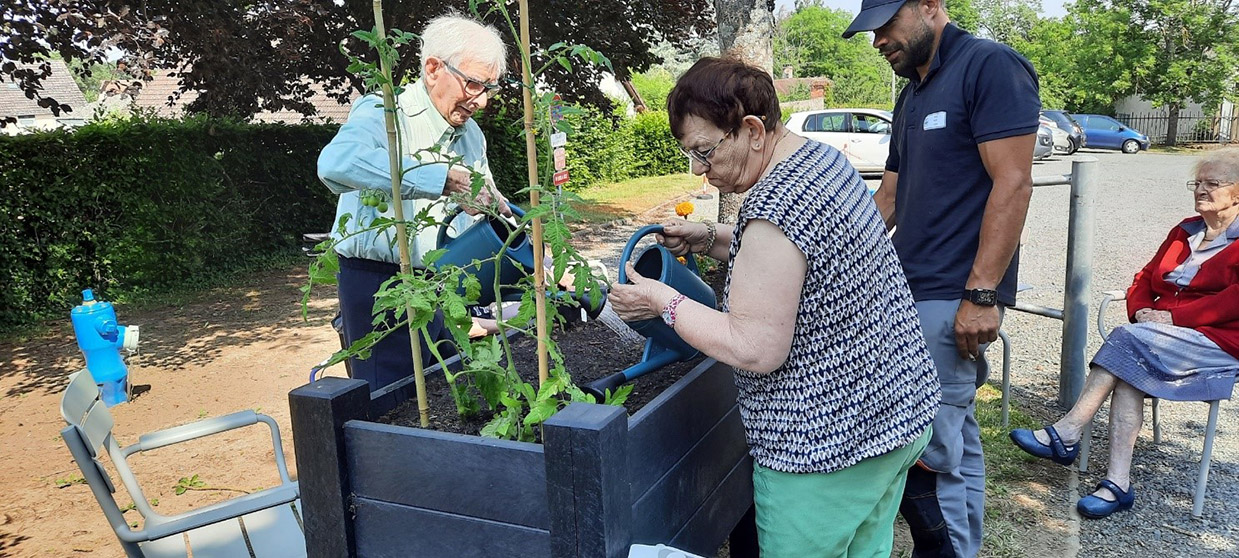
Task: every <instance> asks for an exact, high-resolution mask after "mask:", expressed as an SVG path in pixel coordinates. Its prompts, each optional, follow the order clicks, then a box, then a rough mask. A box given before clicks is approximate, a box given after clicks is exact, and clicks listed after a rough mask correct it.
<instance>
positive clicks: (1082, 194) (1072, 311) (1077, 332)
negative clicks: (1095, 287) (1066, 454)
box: [1058, 157, 1097, 409]
mask: <svg viewBox="0 0 1239 558" xmlns="http://www.w3.org/2000/svg"><path fill="white" fill-rule="evenodd" d="M1096 185H1097V159H1095V158H1093V157H1087V158H1081V159H1080V160H1077V161H1074V162H1072V163H1071V213H1070V217H1069V218H1068V224H1067V277H1066V281H1065V289H1064V293H1063V353H1062V364H1061V368H1060V369H1059V374H1058V404H1059V405H1060V406H1061V407H1062V408H1064V409H1068V408H1070V407H1071V406H1072V405H1074V404H1075V402H1076V399H1078V398H1079V397H1080V391H1081V390H1082V389H1083V388H1084V376H1085V374H1086V373H1087V368H1088V360H1086V358H1085V354H1084V351H1085V350H1086V349H1087V347H1088V324H1089V319H1088V317H1089V316H1088V300H1089V296H1090V293H1091V292H1092V282H1093V228H1094V227H1093V190H1094V189H1095V186H1096Z"/></svg>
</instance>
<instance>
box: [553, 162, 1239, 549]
mask: <svg viewBox="0 0 1239 558" xmlns="http://www.w3.org/2000/svg"><path fill="white" fill-rule="evenodd" d="M1088 157H1094V158H1096V159H1097V160H1098V161H1099V165H1100V168H1099V171H1100V183H1099V185H1098V191H1097V192H1096V195H1095V198H1094V199H1095V209H1094V217H1095V219H1096V229H1095V235H1094V239H1095V246H1094V251H1093V256H1094V257H1093V277H1092V291H1093V297H1092V299H1091V300H1092V305H1091V308H1090V320H1092V319H1094V318H1095V316H1096V311H1097V306H1098V304H1099V302H1100V300H1101V296H1102V295H1101V293H1102V292H1103V291H1107V290H1123V289H1126V288H1127V286H1128V285H1129V284H1130V282H1131V278H1132V275H1133V274H1134V273H1135V272H1136V271H1137V270H1138V269H1139V268H1140V267H1142V266H1143V265H1144V264H1145V263H1146V262H1147V261H1148V260H1149V259H1150V258H1151V257H1152V256H1153V254H1154V252H1156V250H1157V247H1158V246H1159V245H1160V244H1161V242H1162V240H1164V239H1165V237H1166V234H1167V233H1168V232H1169V230H1170V228H1171V227H1173V226H1174V225H1175V224H1177V223H1178V222H1179V221H1180V220H1182V219H1183V218H1184V217H1187V216H1190V215H1194V212H1193V210H1192V202H1191V196H1190V194H1189V193H1188V192H1187V191H1186V188H1185V187H1184V186H1182V184H1183V182H1184V181H1186V180H1188V179H1189V178H1191V176H1190V173H1191V169H1192V164H1193V163H1194V161H1195V158H1194V157H1192V156H1189V155H1166V154H1156V153H1140V154H1137V155H1123V154H1120V153H1117V152H1106V151H1081V152H1079V153H1077V154H1076V155H1075V156H1072V157H1055V158H1054V159H1053V160H1050V161H1047V162H1038V163H1036V164H1035V166H1034V167H1033V175H1034V176H1046V175H1061V174H1066V173H1070V172H1071V161H1072V160H1078V159H1083V158H1088ZM870 182H871V183H874V184H876V181H870ZM669 194H670V192H669ZM1069 194H1070V187H1069V186H1045V187H1038V188H1036V189H1035V190H1034V193H1033V199H1032V205H1031V208H1030V210H1029V214H1028V220H1027V223H1026V225H1025V229H1024V240H1023V248H1022V252H1021V265H1020V282H1021V283H1024V284H1029V285H1032V286H1033V288H1032V289H1031V290H1028V291H1024V292H1022V293H1021V294H1020V300H1021V301H1026V302H1030V303H1034V304H1041V305H1044V306H1051V307H1056V308H1058V307H1062V302H1063V300H1062V297H1063V283H1064V276H1065V272H1064V269H1065V264H1066V253H1067V218H1068V203H1069V197H1070V195H1069ZM671 207H672V206H671V205H664V206H662V207H660V208H656V209H654V210H651V211H649V212H646V213H645V214H643V215H640V216H637V217H634V218H633V219H630V220H627V222H625V223H619V224H615V225H610V226H602V227H597V228H595V229H592V230H588V231H581V232H578V233H577V238H578V241H579V245H580V246H582V247H583V248H584V251H585V253H586V254H587V255H588V257H590V258H595V259H600V260H602V261H603V262H604V263H606V265H607V268H608V270H609V273H610V275H611V278H612V279H613V280H614V278H615V273H616V268H615V262H616V260H617V259H618V255H619V252H620V250H621V249H622V248H623V244H624V242H626V241H627V240H628V237H629V236H630V235H631V234H632V232H633V231H634V230H635V229H636V228H637V227H638V226H640V225H643V224H647V223H652V222H660V221H661V220H663V219H666V218H671V217H674V212H673V211H672V209H671ZM1108 316H1109V318H1108V319H1109V323H1110V324H1118V323H1122V321H1123V320H1124V313H1123V309H1122V304H1121V303H1119V304H1115V305H1112V307H1111V309H1110V311H1109V312H1108ZM1004 329H1005V330H1006V331H1007V333H1008V334H1009V335H1010V336H1011V338H1012V347H1013V350H1012V384H1013V388H1012V391H1013V393H1014V398H1015V404H1016V405H1018V406H1020V408H1022V409H1024V410H1025V411H1026V412H1028V413H1030V414H1032V415H1034V416H1037V417H1039V418H1042V419H1044V420H1046V421H1047V422H1052V421H1053V420H1054V419H1056V418H1057V417H1058V416H1059V414H1061V411H1060V410H1059V409H1058V408H1057V404H1056V399H1057V396H1058V370H1059V361H1060V351H1061V340H1062V324H1061V322H1059V321H1057V320H1051V319H1048V318H1043V317H1040V316H1033V315H1028V314H1023V313H1020V312H1009V313H1008V314H1007V318H1006V321H1005V323H1004ZM1100 344H1101V339H1100V338H1099V337H1098V336H1097V335H1096V333H1095V327H1090V342H1089V348H1088V353H1087V354H1088V356H1090V357H1091V356H1092V354H1093V353H1094V352H1095V351H1096V350H1097V347H1098V346H1100ZM990 358H991V359H993V360H992V363H993V364H994V365H995V367H998V366H1000V361H1001V356H1000V354H999V353H997V349H995V351H992V352H991V353H990ZM997 370H998V369H996V372H997ZM1097 416H1098V419H1097V420H1096V421H1095V423H1094V428H1093V432H1094V436H1093V453H1092V458H1091V459H1090V464H1089V471H1088V472H1087V473H1082V474H1081V475H1080V481H1079V484H1080V489H1079V490H1080V492H1079V494H1068V495H1055V496H1054V497H1048V498H1047V501H1046V502H1045V504H1046V505H1060V506H1061V505H1064V501H1063V499H1062V497H1061V496H1066V497H1067V500H1066V504H1065V505H1067V506H1069V507H1070V508H1071V509H1072V510H1074V502H1075V500H1076V499H1077V498H1078V497H1079V496H1083V495H1086V494H1088V493H1090V492H1092V487H1094V486H1095V485H1096V483H1097V481H1099V480H1100V479H1101V478H1103V477H1104V475H1105V465H1106V462H1107V460H1108V459H1107V444H1106V436H1105V434H1106V425H1107V419H1106V417H1107V416H1108V408H1107V407H1103V408H1102V410H1101V411H1100V412H1099V413H1098V415H1097ZM1146 417H1148V418H1146V421H1145V429H1144V432H1143V433H1142V434H1141V436H1140V439H1139V440H1138V441H1137V443H1136V455H1135V458H1134V463H1133V467H1132V478H1133V482H1134V485H1135V486H1136V506H1135V508H1133V510H1132V511H1128V512H1121V513H1118V514H1115V515H1113V516H1111V517H1110V518H1107V519H1105V520H1100V521H1092V520H1087V519H1083V520H1080V546H1081V548H1080V552H1079V556H1081V557H1089V558H1091V557H1103V556H1104V557H1109V556H1124V557H1125V556H1132V557H1135V556H1142V557H1143V556H1175V557H1179V556H1183V557H1196V556H1236V555H1239V439H1236V438H1235V436H1234V432H1235V431H1236V430H1237V429H1239V405H1235V404H1231V403H1229V402H1223V404H1222V407H1221V413H1220V415H1219V423H1218V435H1217V438H1216V441H1215V444H1214V448H1213V466H1212V469H1211V471H1210V474H1209V484H1208V490H1207V496H1206V499H1205V509H1204V517H1203V519H1202V520H1194V519H1192V517H1191V506H1192V491H1193V488H1194V486H1195V481H1196V471H1197V467H1198V464H1199V462H1200V453H1201V449H1202V446H1203V442H1204V428H1205V422H1206V420H1207V418H1208V407H1207V405H1205V404H1203V403H1187V402H1174V401H1170V402H1163V403H1162V405H1161V424H1162V443H1161V444H1160V445H1157V446H1155V445H1153V440H1152V425H1151V420H1152V419H1151V412H1146ZM1061 470H1062V474H1063V475H1069V474H1070V472H1069V470H1068V469H1065V468H1064V469H1061Z"/></svg>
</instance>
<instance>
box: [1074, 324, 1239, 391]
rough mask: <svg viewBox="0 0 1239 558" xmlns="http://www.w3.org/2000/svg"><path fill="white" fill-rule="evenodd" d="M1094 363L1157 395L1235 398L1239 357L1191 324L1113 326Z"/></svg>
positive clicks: (1142, 389) (1141, 389)
mask: <svg viewBox="0 0 1239 558" xmlns="http://www.w3.org/2000/svg"><path fill="white" fill-rule="evenodd" d="M1093 364H1095V365H1097V366H1100V367H1102V368H1105V369H1106V370H1107V371H1109V372H1110V373H1111V374H1114V375H1115V376H1117V377H1118V378H1119V379H1121V380H1123V381H1124V382H1127V383H1129V384H1131V385H1132V387H1134V388H1136V389H1138V390H1140V391H1143V392H1145V393H1147V394H1149V395H1151V396H1153V397H1158V398H1161V399H1170V400H1174V401H1212V400H1214V399H1230V394H1231V391H1232V390H1233V389H1234V387H1235V376H1236V375H1239V360H1236V359H1235V357H1233V356H1231V355H1230V354H1229V353H1227V352H1226V351H1223V350H1222V349H1221V348H1220V347H1218V346H1217V344H1215V343H1214V342H1213V341H1210V340H1209V338H1208V337H1205V336H1204V334H1202V333H1200V332H1199V331H1196V330H1194V329H1191V328H1187V327H1179V326H1173V325H1166V324H1155V323H1147V322H1146V323H1137V324H1126V325H1122V326H1119V327H1116V328H1114V331H1112V332H1110V337H1109V338H1108V339H1106V342H1105V343H1104V344H1102V346H1101V349H1100V350H1098V351H1097V355H1096V356H1094V357H1093Z"/></svg>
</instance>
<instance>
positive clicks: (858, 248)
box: [723, 140, 940, 473]
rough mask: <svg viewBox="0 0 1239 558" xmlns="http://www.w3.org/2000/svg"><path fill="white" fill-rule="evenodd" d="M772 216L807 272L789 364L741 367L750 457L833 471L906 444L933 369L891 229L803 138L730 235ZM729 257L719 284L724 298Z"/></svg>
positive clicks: (836, 160) (738, 240)
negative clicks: (759, 370)
mask: <svg viewBox="0 0 1239 558" xmlns="http://www.w3.org/2000/svg"><path fill="white" fill-rule="evenodd" d="M754 219H764V220H766V221H769V222H771V223H773V224H774V225H775V226H777V227H778V228H779V229H780V230H782V231H783V234H784V235H786V236H787V238H788V239H790V240H791V241H792V243H793V244H795V245H796V247H798V248H800V250H801V251H802V252H804V254H805V259H806V260H807V262H808V270H807V273H806V276H805V282H804V289H803V291H802V292H801V295H800V307H799V310H798V312H797V316H796V329H795V333H794V336H793V339H792V348H791V353H790V354H789V355H788V358H787V362H785V363H784V364H783V366H782V367H780V368H779V369H778V370H775V371H774V372H772V373H770V374H764V375H763V374H756V373H752V372H748V371H745V370H740V369H736V371H735V376H736V386H737V387H738V388H739V402H740V411H741V417H742V418H743V422H744V428H745V431H746V434H747V436H748V442H749V448H750V450H749V451H750V452H751V453H752V455H753V459H755V460H756V461H757V463H759V464H761V465H762V466H763V467H767V468H769V469H774V470H776V471H784V472H788V473H828V472H831V471H837V470H840V469H843V468H845V467H849V466H851V465H854V464H856V463H857V462H859V461H860V460H862V459H866V458H870V457H876V456H879V455H883V454H885V453H887V452H890V451H892V450H894V449H896V448H899V447H902V446H905V445H907V444H909V443H911V442H913V441H914V440H916V438H917V437H918V436H920V435H921V434H922V433H923V432H924V431H925V428H926V427H927V426H928V425H929V424H930V422H932V421H933V418H934V414H935V413H936V412H937V410H938V403H939V399H940V391H939V385H938V375H937V373H936V372H935V370H934V364H933V361H932V360H931V359H930V356H929V350H928V349H927V348H926V346H925V338H924V335H923V334H922V333H921V325H920V321H919V320H918V319H917V315H916V309H915V307H914V306H913V302H912V294H911V292H910V291H909V290H908V283H907V280H906V279H905V278H904V274H903V270H902V268H901V267H900V265H899V259H898V257H897V256H896V254H895V248H894V246H892V245H891V242H890V240H888V239H887V236H886V226H885V225H884V224H883V222H882V219H881V217H880V215H879V214H878V210H877V206H875V205H874V203H873V200H872V199H871V197H870V196H869V191H868V189H867V188H866V186H865V183H864V181H863V180H861V178H860V175H859V174H857V172H856V170H855V169H854V168H852V166H851V165H850V164H848V162H847V159H846V158H845V157H844V156H843V154H841V153H840V152H839V151H837V150H835V149H834V148H832V147H830V146H828V145H825V144H821V143H818V142H815V141H812V140H810V141H808V142H807V143H806V144H805V145H804V146H802V147H801V148H800V149H798V150H797V151H796V152H795V153H794V154H792V155H791V156H790V157H788V158H787V159H784V160H783V161H780V162H779V163H778V164H776V165H775V168H774V169H773V170H771V172H770V174H768V175H767V176H766V177H764V178H762V179H761V180H760V181H758V182H757V184H755V185H754V186H753V187H752V188H750V189H749V191H748V193H747V196H746V197H745V200H744V204H743V206H742V207H741V209H740V219H739V223H737V225H736V228H735V235H734V239H733V240H732V243H731V250H730V255H731V258H730V261H731V262H733V263H734V262H735V258H736V254H737V253H738V252H739V251H740V250H741V249H742V248H743V241H744V228H745V226H746V225H747V224H748V223H749V222H750V221H752V220H754ZM730 291H731V264H729V265H728V273H727V285H726V287H725V289H724V293H723V311H724V312H726V311H727V308H728V306H729V298H730Z"/></svg>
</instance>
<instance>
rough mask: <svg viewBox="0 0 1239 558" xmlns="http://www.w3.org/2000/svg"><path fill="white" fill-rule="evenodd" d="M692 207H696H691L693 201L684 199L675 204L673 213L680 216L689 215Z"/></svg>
mask: <svg viewBox="0 0 1239 558" xmlns="http://www.w3.org/2000/svg"><path fill="white" fill-rule="evenodd" d="M693 209H696V208H694V207H693V202H687V201H684V202H680V203H677V204H675V214H676V215H679V216H680V217H688V216H689V215H692V213H693Z"/></svg>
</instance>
